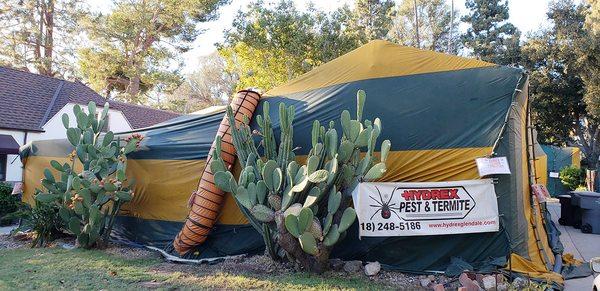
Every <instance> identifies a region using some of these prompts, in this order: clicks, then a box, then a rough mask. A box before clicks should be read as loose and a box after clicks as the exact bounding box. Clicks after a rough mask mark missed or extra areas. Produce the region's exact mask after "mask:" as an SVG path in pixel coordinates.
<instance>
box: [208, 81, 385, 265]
mask: <svg viewBox="0 0 600 291" xmlns="http://www.w3.org/2000/svg"><path fill="white" fill-rule="evenodd" d="M365 102H366V94H365V92H364V91H362V90H359V91H358V92H357V111H356V118H355V119H352V117H351V116H350V112H348V111H347V110H344V111H343V112H342V114H341V116H340V123H341V128H342V132H341V136H340V135H339V134H338V132H337V130H336V129H335V122H333V121H331V122H330V123H329V125H328V127H327V128H326V127H325V126H323V125H321V123H320V122H319V121H318V120H315V121H314V122H313V127H312V132H311V142H312V148H311V149H310V151H309V153H308V157H307V159H306V164H305V165H300V164H299V163H298V162H297V161H295V154H294V151H293V133H294V131H293V121H294V114H295V111H294V106H289V107H286V106H285V105H284V104H283V103H281V104H279V129H280V138H279V145H276V142H275V137H274V134H273V132H274V131H273V124H272V121H271V118H270V112H269V110H270V107H269V103H268V102H264V104H263V114H264V115H259V116H257V117H256V121H257V123H258V126H259V128H260V131H255V132H254V134H255V135H258V136H260V137H261V142H260V143H259V145H258V146H256V145H255V144H254V139H253V133H252V132H251V130H250V127H249V126H248V123H249V122H248V120H247V119H246V120H244V122H238V123H236V121H235V120H234V119H233V112H232V111H231V109H230V108H228V110H227V115H228V118H229V122H230V125H231V128H232V136H233V144H234V146H235V148H236V150H237V156H238V159H239V161H240V164H241V165H242V171H241V173H240V175H239V178H238V179H237V181H236V180H235V179H234V177H233V175H232V174H231V173H230V172H228V171H227V169H225V167H224V166H223V161H222V159H221V157H220V151H219V150H217V151H215V154H214V156H213V157H212V158H213V162H212V164H211V169H212V170H213V172H214V173H215V183H216V184H217V186H218V187H219V188H221V189H223V190H224V191H228V192H231V193H232V194H233V196H234V197H235V198H236V201H237V202H238V205H240V207H241V208H242V211H243V212H244V214H245V215H246V216H248V218H249V220H250V221H251V222H254V223H256V224H262V227H258V226H256V228H257V230H259V231H260V232H262V233H263V237H264V239H265V244H266V245H267V250H268V252H269V254H271V256H272V257H273V258H274V259H277V260H279V259H282V258H292V260H293V261H294V262H296V263H298V264H300V266H302V267H304V268H305V269H307V270H310V271H314V272H322V271H324V270H325V269H326V268H327V259H328V257H329V253H330V251H331V249H332V248H333V246H334V245H335V244H336V243H337V242H339V240H340V238H343V237H345V234H346V231H347V229H348V228H349V227H350V226H351V225H352V224H353V223H354V221H355V220H356V212H355V211H354V209H353V208H350V207H349V205H350V199H351V197H350V192H351V191H352V189H353V188H354V187H355V186H356V185H357V183H358V182H359V181H371V180H376V179H379V178H381V177H382V176H383V174H384V173H385V171H386V166H385V161H386V159H387V157H388V153H389V150H390V146H391V143H390V141H389V140H385V141H383V142H382V143H381V146H380V151H381V155H380V159H379V160H378V161H377V160H376V157H375V156H374V153H375V148H376V146H377V139H378V137H379V135H380V133H381V121H380V120H379V118H376V119H375V120H374V121H373V122H371V121H370V120H363V109H364V105H365ZM220 143H221V140H220V139H218V140H217V144H218V145H219V144H220ZM260 146H262V153H263V155H260V154H259V151H258V147H260ZM361 152H364V156H362V157H361ZM254 223H253V224H254Z"/></svg>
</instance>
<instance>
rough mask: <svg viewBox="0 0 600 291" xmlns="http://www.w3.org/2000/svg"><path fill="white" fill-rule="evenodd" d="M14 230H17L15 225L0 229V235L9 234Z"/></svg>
mask: <svg viewBox="0 0 600 291" xmlns="http://www.w3.org/2000/svg"><path fill="white" fill-rule="evenodd" d="M15 228H17V226H16V225H11V226H3V227H0V234H10V232H11V231H12V230H13V229H15Z"/></svg>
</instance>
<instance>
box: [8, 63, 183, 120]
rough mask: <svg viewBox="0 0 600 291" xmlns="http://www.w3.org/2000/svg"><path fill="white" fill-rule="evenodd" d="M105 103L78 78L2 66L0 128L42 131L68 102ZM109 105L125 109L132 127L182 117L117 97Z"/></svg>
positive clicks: (121, 109)
mask: <svg viewBox="0 0 600 291" xmlns="http://www.w3.org/2000/svg"><path fill="white" fill-rule="evenodd" d="M90 101H94V102H96V104H99V105H102V104H104V103H105V102H106V99H105V98H104V97H102V96H100V95H99V94H98V93H96V92H95V91H94V90H92V89H90V88H89V87H87V86H86V85H84V84H83V83H81V82H79V81H75V82H71V81H66V80H62V79H57V78H52V77H48V76H43V75H38V74H33V73H29V72H23V71H19V70H15V69H11V68H7V67H2V66H0V128H11V129H21V130H31V131H42V130H43V129H42V127H43V126H44V124H46V122H48V120H49V119H50V118H51V117H52V116H54V115H55V114H56V113H57V112H58V111H59V110H60V109H61V108H63V107H64V106H65V105H66V104H67V103H77V104H83V105H86V104H87V103H89V102H90ZM108 102H109V104H110V108H111V109H114V110H119V111H121V112H123V115H125V117H126V118H127V120H128V121H129V124H130V125H131V126H132V127H133V129H137V128H143V127H148V126H152V125H154V124H157V123H160V122H163V121H166V120H169V119H172V118H175V117H178V116H180V114H178V113H174V112H170V111H164V110H159V109H154V108H150V107H146V106H141V105H134V104H129V103H124V102H119V101H114V100H109V101H108Z"/></svg>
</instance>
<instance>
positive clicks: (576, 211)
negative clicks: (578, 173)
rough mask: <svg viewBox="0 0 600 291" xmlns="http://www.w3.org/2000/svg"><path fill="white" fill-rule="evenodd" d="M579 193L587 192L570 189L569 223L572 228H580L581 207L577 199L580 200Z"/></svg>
mask: <svg viewBox="0 0 600 291" xmlns="http://www.w3.org/2000/svg"><path fill="white" fill-rule="evenodd" d="M581 193H587V191H571V192H569V194H570V195H571V208H572V209H571V221H572V223H573V224H571V225H572V226H573V227H574V228H577V229H579V228H581V207H580V206H579V201H580V200H581V196H580V195H581Z"/></svg>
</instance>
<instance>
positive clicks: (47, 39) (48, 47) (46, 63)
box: [42, 0, 55, 77]
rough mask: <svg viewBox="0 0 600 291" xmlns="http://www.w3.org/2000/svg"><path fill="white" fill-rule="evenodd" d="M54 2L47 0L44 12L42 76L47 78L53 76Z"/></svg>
mask: <svg viewBox="0 0 600 291" xmlns="http://www.w3.org/2000/svg"><path fill="white" fill-rule="evenodd" d="M54 1H55V0H48V4H47V6H46V11H45V13H44V16H45V18H44V22H45V25H46V34H45V36H44V58H43V61H42V66H43V67H44V74H45V75H47V76H51V77H52V76H54V72H53V71H52V63H53V54H52V52H53V50H54Z"/></svg>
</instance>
